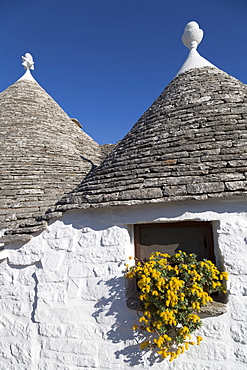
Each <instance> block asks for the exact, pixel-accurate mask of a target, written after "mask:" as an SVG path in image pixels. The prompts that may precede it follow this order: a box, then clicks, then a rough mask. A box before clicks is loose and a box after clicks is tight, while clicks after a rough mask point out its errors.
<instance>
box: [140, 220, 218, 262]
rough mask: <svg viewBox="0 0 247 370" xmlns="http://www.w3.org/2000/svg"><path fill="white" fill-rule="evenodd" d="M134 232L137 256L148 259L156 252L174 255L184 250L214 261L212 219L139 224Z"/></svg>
mask: <svg viewBox="0 0 247 370" xmlns="http://www.w3.org/2000/svg"><path fill="white" fill-rule="evenodd" d="M134 232H135V248H136V257H137V258H140V259H143V258H145V257H146V258H148V257H149V256H150V253H152V252H156V251H158V252H161V253H168V254H174V253H176V252H177V251H179V250H182V251H183V252H186V253H195V254H196V255H197V256H198V259H199V260H202V259H203V258H206V259H210V260H211V261H212V262H214V263H215V257H214V248H213V233H212V224H211V222H204V221H198V222H196V221H191V222H174V223H157V224H139V225H135V230H134Z"/></svg>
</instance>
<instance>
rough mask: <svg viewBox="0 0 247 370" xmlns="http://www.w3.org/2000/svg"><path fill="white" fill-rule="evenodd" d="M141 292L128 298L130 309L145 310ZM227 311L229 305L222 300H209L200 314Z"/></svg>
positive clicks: (201, 315) (209, 314)
mask: <svg viewBox="0 0 247 370" xmlns="http://www.w3.org/2000/svg"><path fill="white" fill-rule="evenodd" d="M139 295H140V293H139V292H135V293H134V294H132V295H131V296H130V297H129V298H127V300H126V305H127V307H128V308H129V309H130V310H134V311H143V309H144V307H143V303H142V302H141V301H140V300H139ZM226 312H227V305H226V304H225V303H222V302H216V301H213V302H209V303H208V304H207V306H205V307H202V308H201V310H200V312H199V313H198V316H200V317H201V318H205V317H210V316H219V315H223V314H224V313H226Z"/></svg>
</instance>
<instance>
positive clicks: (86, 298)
mask: <svg viewBox="0 0 247 370" xmlns="http://www.w3.org/2000/svg"><path fill="white" fill-rule="evenodd" d="M246 205H247V199H246V198H238V199H235V200H231V201H230V200H228V199H226V200H211V201H204V202H184V203H181V202H180V203H174V204H163V205H158V204H150V205H146V206H142V207H141V206H135V207H116V208H110V209H108V210H107V209H106V210H103V209H99V210H88V211H73V212H72V211H71V212H67V213H66V214H65V215H64V217H63V218H62V219H60V220H57V221H54V222H53V223H51V225H50V226H49V228H48V229H47V230H46V231H44V232H43V233H42V234H40V235H38V236H36V237H34V238H33V239H32V240H31V241H30V242H29V243H27V244H26V245H24V246H22V247H19V246H17V245H13V246H11V245H10V246H9V247H8V248H6V249H5V251H3V252H0V253H2V263H1V264H0V276H1V299H0V315H1V319H0V353H1V370H2V369H3V370H7V369H8V370H10V369H11V370H17V369H18V370H27V369H28V370H29V369H35V370H36V369H38V370H76V369H100V370H105V369H114V370H115V369H129V368H132V367H133V368H134V369H149V368H150V366H151V365H152V369H154V370H156V369H176V370H185V369H186V370H187V369H190V370H197V369H198V370H199V369H200V370H212V369H213V370H241V369H246V366H247V339H246V338H247V323H246V317H247V268H246V266H247V257H246V252H247V211H246V210H247V207H246ZM175 220H176V221H179V220H203V221H213V225H214V238H215V249H216V254H217V259H218V263H220V264H222V265H223V266H224V268H225V269H226V270H227V271H228V272H229V274H230V279H229V282H228V285H227V288H228V292H229V300H228V303H227V307H228V310H227V313H226V314H223V315H221V316H218V317H213V318H207V319H203V328H202V329H201V333H202V336H203V337H204V341H203V342H202V344H201V346H195V347H191V348H190V350H189V351H188V352H187V353H185V354H184V355H182V356H180V358H179V359H177V360H175V361H174V362H173V363H169V362H167V361H166V360H164V361H160V360H159V358H156V356H155V355H154V354H150V353H146V354H145V353H144V352H141V351H140V350H139V349H138V345H137V342H138V338H137V337H135V336H134V334H133V332H132V330H131V327H132V325H133V324H134V323H135V322H136V320H137V315H136V312H135V311H131V310H129V309H128V308H127V307H126V304H125V280H124V278H123V271H124V269H125V263H126V262H127V263H128V256H130V255H133V253H134V245H133V234H132V230H133V228H132V225H133V224H135V223H138V222H140V223H143V222H161V221H162V222H169V221H175Z"/></svg>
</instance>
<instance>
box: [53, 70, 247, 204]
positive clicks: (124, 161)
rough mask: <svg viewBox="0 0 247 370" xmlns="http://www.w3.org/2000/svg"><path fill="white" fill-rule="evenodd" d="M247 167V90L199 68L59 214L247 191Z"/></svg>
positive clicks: (170, 90) (162, 99)
mask: <svg viewBox="0 0 247 370" xmlns="http://www.w3.org/2000/svg"><path fill="white" fill-rule="evenodd" d="M246 170H247V86H246V85H244V84H243V83H241V82H240V81H238V80H237V79H235V78H233V77H231V76H229V75H228V74H226V73H225V72H222V71H220V70H219V69H217V68H214V67H210V66H205V67H201V68H193V69H190V70H188V71H186V72H184V73H181V74H178V76H177V77H176V78H174V79H173V80H172V81H171V83H170V84H169V85H168V86H167V87H166V88H165V90H164V91H163V92H162V94H161V95H160V96H159V97H158V99H157V100H156V101H155V102H154V103H153V104H152V106H151V107H150V108H149V109H148V110H147V111H146V112H145V113H144V114H143V116H142V117H141V118H140V119H139V121H138V122H137V123H136V124H135V125H134V127H133V128H132V129H131V131H130V132H129V133H128V134H127V135H126V136H125V138H124V139H123V140H122V141H121V142H120V143H119V144H118V145H117V146H116V148H115V149H114V150H113V151H112V153H111V154H110V155H109V156H108V157H107V158H106V159H105V160H104V162H103V163H102V164H101V165H100V166H99V167H98V168H96V169H95V171H94V172H92V173H91V174H89V175H88V176H87V177H86V179H85V180H84V181H82V183H81V184H80V186H79V187H78V188H77V189H76V190H75V191H73V192H72V193H70V194H69V195H67V196H66V197H64V198H63V199H62V200H61V201H60V202H59V205H58V206H57V207H56V208H55V209H56V210H66V209H71V208H88V207H104V206H112V205H131V204H141V203H150V202H168V201H169V202H170V201H180V200H186V199H207V198H210V197H224V196H232V195H240V194H246V190H247V181H246V173H247V171H246ZM52 210H54V209H52Z"/></svg>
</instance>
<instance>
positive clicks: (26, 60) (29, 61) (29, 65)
mask: <svg viewBox="0 0 247 370" xmlns="http://www.w3.org/2000/svg"><path fill="white" fill-rule="evenodd" d="M22 65H23V66H24V69H25V70H27V69H34V61H33V57H32V55H31V54H29V53H26V54H25V56H24V57H22Z"/></svg>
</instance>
